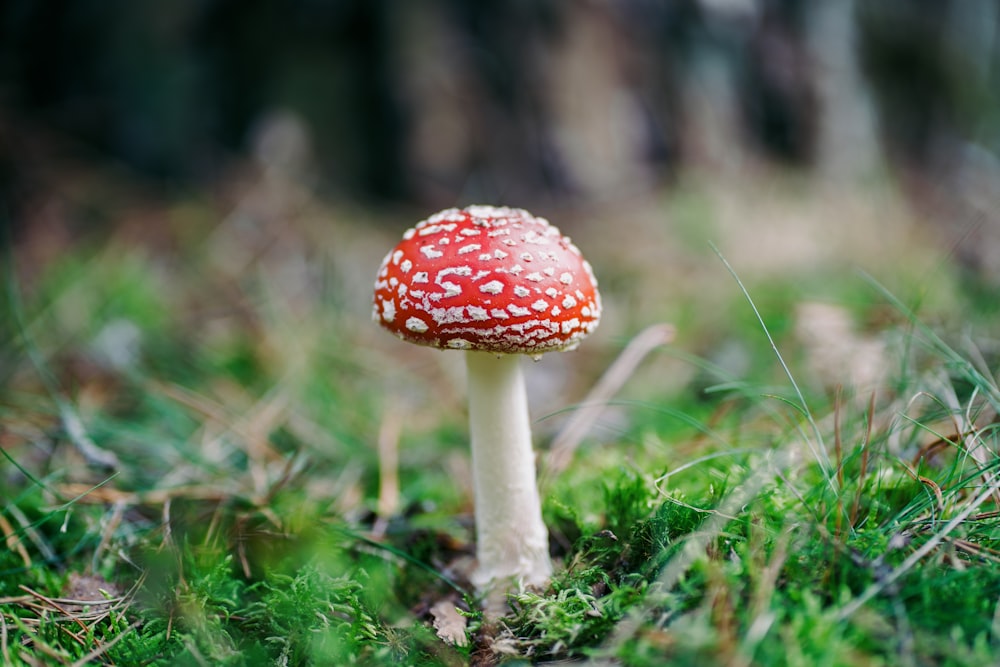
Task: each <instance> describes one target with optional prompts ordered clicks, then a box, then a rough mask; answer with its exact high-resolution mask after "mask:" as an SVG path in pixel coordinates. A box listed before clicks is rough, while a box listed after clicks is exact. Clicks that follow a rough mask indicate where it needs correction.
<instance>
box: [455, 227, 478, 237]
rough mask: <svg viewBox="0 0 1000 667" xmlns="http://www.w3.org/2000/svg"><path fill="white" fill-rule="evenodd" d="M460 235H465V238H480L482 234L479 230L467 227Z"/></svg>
mask: <svg viewBox="0 0 1000 667" xmlns="http://www.w3.org/2000/svg"><path fill="white" fill-rule="evenodd" d="M459 234H464V235H465V236H479V234H480V232H479V230H478V229H472V228H471V227H466V228H465V229H463V230H462V231H460V232H459Z"/></svg>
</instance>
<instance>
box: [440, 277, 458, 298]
mask: <svg viewBox="0 0 1000 667" xmlns="http://www.w3.org/2000/svg"><path fill="white" fill-rule="evenodd" d="M441 287H443V288H444V296H445V298H446V299H447V298H450V297H453V296H458V295H459V294H461V293H462V288H461V287H460V286H459V285H456V284H455V283H453V282H451V281H449V280H446V281H444V282H443V283H441Z"/></svg>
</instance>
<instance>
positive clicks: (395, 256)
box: [392, 250, 403, 264]
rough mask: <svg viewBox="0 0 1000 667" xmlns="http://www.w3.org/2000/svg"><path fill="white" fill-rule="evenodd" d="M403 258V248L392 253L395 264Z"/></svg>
mask: <svg viewBox="0 0 1000 667" xmlns="http://www.w3.org/2000/svg"><path fill="white" fill-rule="evenodd" d="M401 259H403V251H402V250H397V251H396V252H394V253H392V263H393V264H399V260H401Z"/></svg>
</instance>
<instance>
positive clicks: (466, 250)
mask: <svg viewBox="0 0 1000 667" xmlns="http://www.w3.org/2000/svg"><path fill="white" fill-rule="evenodd" d="M482 247H483V246H481V245H479V244H478V243H470V244H469V245H464V246H462V247H461V248H459V249H458V254H459V255H466V254H468V253H470V252H475V251H477V250H479V249H480V248H482Z"/></svg>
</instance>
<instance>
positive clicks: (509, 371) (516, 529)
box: [466, 352, 552, 592]
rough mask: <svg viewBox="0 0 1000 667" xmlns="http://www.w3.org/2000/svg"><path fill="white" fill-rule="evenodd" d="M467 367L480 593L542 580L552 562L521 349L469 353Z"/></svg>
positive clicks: (475, 578)
mask: <svg viewBox="0 0 1000 667" xmlns="http://www.w3.org/2000/svg"><path fill="white" fill-rule="evenodd" d="M466 367H467V369H468V390H469V428H470V432H471V436H472V474H473V484H474V486H475V502H476V533H477V547H476V556H477V560H478V564H477V566H476V570H475V571H474V572H473V575H472V583H473V584H474V585H475V586H476V588H478V589H479V590H480V591H481V592H488V591H490V590H498V591H502V590H503V589H504V588H506V587H507V586H509V585H511V584H515V585H518V586H523V585H534V586H542V585H544V584H545V583H547V582H548V579H549V576H550V575H551V574H552V563H551V561H550V560H549V540H548V532H547V531H546V529H545V524H544V523H543V521H542V507H541V502H540V500H539V496H538V485H537V484H536V481H535V459H534V455H533V452H532V448H531V426H530V423H529V421H528V400H527V395H526V394H525V390H524V377H523V375H522V374H521V366H520V355H516V354H505V355H499V356H498V355H496V354H491V353H488V352H468V353H467V354H466Z"/></svg>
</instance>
